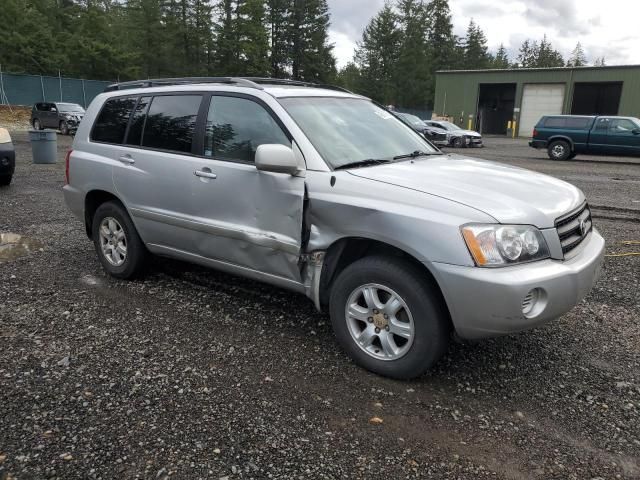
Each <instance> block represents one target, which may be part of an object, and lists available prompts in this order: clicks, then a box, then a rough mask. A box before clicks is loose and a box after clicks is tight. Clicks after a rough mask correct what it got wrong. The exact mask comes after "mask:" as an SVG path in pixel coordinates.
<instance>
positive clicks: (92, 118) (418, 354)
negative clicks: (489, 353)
mask: <svg viewBox="0 0 640 480" xmlns="http://www.w3.org/2000/svg"><path fill="white" fill-rule="evenodd" d="M189 82H192V83H191V84H190V83H189ZM136 87H138V88H136ZM65 183H66V185H65V186H64V196H65V199H66V203H67V205H68V206H69V208H70V209H71V211H72V212H73V213H74V214H75V215H77V217H78V218H79V219H81V220H82V222H83V224H84V228H85V229H86V232H87V235H88V236H89V238H91V239H92V241H93V243H94V245H95V249H96V252H97V255H98V258H99V260H100V262H101V263H102V266H103V267H104V269H105V271H106V272H107V273H108V274H110V275H112V276H114V277H116V278H123V279H127V278H132V277H134V276H136V275H139V274H140V273H141V272H143V270H144V266H145V263H146V261H147V259H148V258H149V256H150V255H152V254H155V255H162V256H167V257H173V258H177V259H181V260H185V261H188V262H193V263H197V264H200V265H204V266H208V267H211V268H214V269H218V270H222V271H226V272H230V273H234V274H238V275H243V276H246V277H249V278H253V279H257V280H261V281H264V282H267V283H271V284H273V285H276V286H279V287H283V288H287V289H290V290H292V291H294V292H299V293H303V294H305V295H307V296H308V297H309V298H310V299H312V300H313V302H314V304H315V306H316V308H317V309H319V310H321V311H327V312H329V314H330V316H331V321H332V324H333V329H334V332H335V335H336V337H337V340H338V341H339V343H340V344H341V345H342V347H343V348H344V350H345V351H346V352H347V353H348V354H349V355H350V356H351V357H352V358H353V359H354V361H355V362H356V363H357V364H359V365H361V366H363V367H365V368H368V369H370V370H372V371H374V372H377V373H379V374H381V375H387V376H390V377H395V378H410V377H415V376H418V375H420V374H422V373H423V372H425V371H426V370H427V369H428V368H429V367H430V366H432V365H433V364H434V363H435V362H436V361H437V360H438V359H439V358H440V356H441V355H442V354H443V353H444V352H445V351H446V350H447V345H448V342H449V340H450V337H451V333H452V332H454V331H455V332H456V333H457V334H458V335H459V336H460V337H462V338H468V339H476V338H483V337H493V336H497V335H503V334H511V333H514V332H519V331H522V330H526V329H530V328H533V327H536V326H538V325H541V324H543V323H545V322H547V321H549V320H552V319H554V318H557V317H558V316H560V315H562V314H563V313H565V312H567V311H568V310H570V309H571V308H572V307H573V306H574V305H576V304H577V303H578V302H580V301H581V299H582V298H584V296H585V295H587V293H588V292H589V291H590V290H591V287H592V285H593V283H594V282H595V280H596V278H597V276H598V272H599V269H600V265H601V262H602V260H603V250H604V240H603V238H602V237H601V236H600V234H599V233H598V232H597V231H596V229H595V228H593V225H592V220H591V212H590V210H589V207H588V205H587V203H586V199H585V196H584V194H583V193H582V192H581V191H580V190H579V189H578V188H576V187H574V186H573V185H570V184H568V183H565V182H563V181H561V180H559V179H556V178H552V177H548V176H545V175H542V174H539V173H535V172H530V171H527V170H524V169H520V168H515V167H512V166H508V165H504V164H500V165H498V164H495V163H491V162H483V161H481V160H478V159H475V158H473V159H471V158H466V157H464V156H456V155H452V156H449V155H444V154H443V153H442V152H440V151H438V150H436V149H435V148H433V146H432V145H431V144H430V143H429V142H428V141H426V140H425V138H424V137H423V136H422V135H419V134H417V133H416V132H415V131H414V130H412V129H411V128H409V127H408V126H407V125H406V124H405V123H404V122H402V121H400V120H399V119H398V118H396V117H395V116H394V115H392V114H391V113H390V112H388V111H387V110H385V109H383V108H380V107H378V106H377V105H376V104H375V103H374V102H372V101H371V100H369V99H367V98H364V97H361V96H358V95H355V94H352V93H349V92H346V91H343V90H340V89H339V88H338V87H336V88H335V89H329V88H326V87H318V86H317V85H315V84H306V83H301V82H293V81H283V80H275V79H272V80H268V79H267V80H265V79H263V80H256V79H242V78H237V79H234V78H220V79H215V78H210V79H194V80H191V81H190V80H188V79H172V80H157V81H156V80H145V81H141V82H134V83H125V84H116V85H113V86H111V87H109V88H108V91H107V92H106V93H102V94H100V95H98V96H97V97H96V99H95V100H94V101H93V102H92V104H91V105H90V107H89V109H88V110H87V117H86V119H85V120H84V121H83V122H82V123H81V124H80V128H79V129H78V132H77V135H76V137H75V139H74V142H73V150H71V151H70V152H69V154H68V155H67V159H66V182H65ZM177 322H178V323H177V324H178V325H179V321H178V320H177ZM273 328H278V327H277V326H276V325H274V326H273ZM278 355H282V356H286V355H287V352H278Z"/></svg>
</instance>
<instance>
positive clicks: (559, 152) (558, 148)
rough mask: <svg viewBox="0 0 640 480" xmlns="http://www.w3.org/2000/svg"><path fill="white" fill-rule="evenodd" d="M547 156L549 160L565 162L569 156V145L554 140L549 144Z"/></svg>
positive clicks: (562, 141)
mask: <svg viewBox="0 0 640 480" xmlns="http://www.w3.org/2000/svg"><path fill="white" fill-rule="evenodd" d="M547 154H548V155H549V158H550V159H551V160H567V159H569V157H570V156H571V145H569V142H566V141H564V140H554V141H553V142H551V143H550V144H549V148H548V149H547Z"/></svg>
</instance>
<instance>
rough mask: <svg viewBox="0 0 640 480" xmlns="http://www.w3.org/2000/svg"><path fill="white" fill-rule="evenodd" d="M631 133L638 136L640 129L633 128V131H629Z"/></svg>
mask: <svg viewBox="0 0 640 480" xmlns="http://www.w3.org/2000/svg"><path fill="white" fill-rule="evenodd" d="M631 133H633V134H634V135H640V128H634V129H633V130H631Z"/></svg>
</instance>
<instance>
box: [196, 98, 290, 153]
mask: <svg viewBox="0 0 640 480" xmlns="http://www.w3.org/2000/svg"><path fill="white" fill-rule="evenodd" d="M264 144H280V145H286V146H288V147H291V141H290V140H289V139H288V138H287V136H286V135H285V133H284V132H283V131H282V129H281V128H280V126H279V125H278V124H277V123H276V121H275V120H274V119H273V117H272V116H271V115H270V114H269V112H267V110H266V109H265V108H264V107H262V106H261V105H259V104H258V103H256V102H254V101H252V100H249V99H246V98H239V97H225V96H215V95H214V96H213V97H211V105H209V113H208V115H207V123H206V130H205V139H204V154H205V156H207V157H213V158H216V159H220V160H233V161H240V162H247V163H253V162H254V161H255V155H256V149H257V148H258V147H259V146H260V145H264Z"/></svg>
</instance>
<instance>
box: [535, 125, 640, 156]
mask: <svg viewBox="0 0 640 480" xmlns="http://www.w3.org/2000/svg"><path fill="white" fill-rule="evenodd" d="M529 146H531V147H533V148H538V149H546V150H547V154H548V155H549V158H551V159H552V160H568V159H571V158H574V157H575V156H576V155H577V154H579V153H589V154H596V155H632V156H640V119H637V118H634V117H613V116H607V117H596V116H582V115H550V116H545V117H542V118H541V119H540V121H539V122H538V123H537V125H536V126H535V129H534V130H533V138H532V139H531V141H530V142H529Z"/></svg>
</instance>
